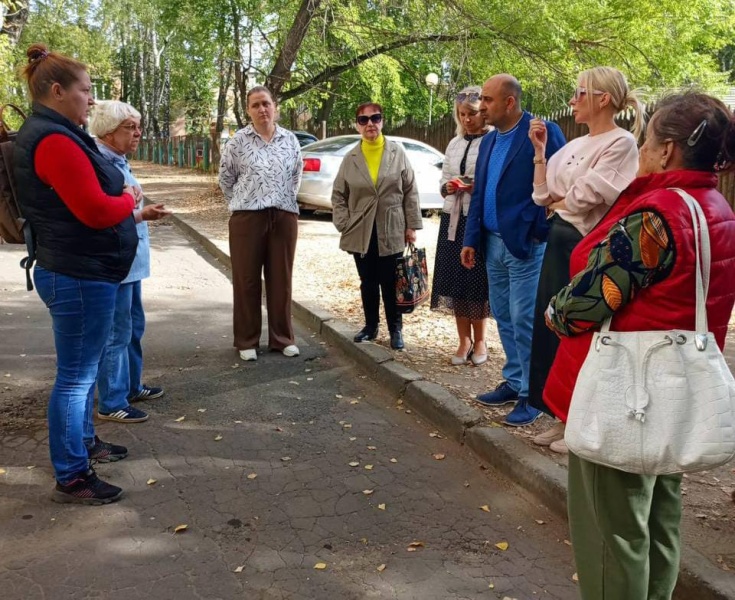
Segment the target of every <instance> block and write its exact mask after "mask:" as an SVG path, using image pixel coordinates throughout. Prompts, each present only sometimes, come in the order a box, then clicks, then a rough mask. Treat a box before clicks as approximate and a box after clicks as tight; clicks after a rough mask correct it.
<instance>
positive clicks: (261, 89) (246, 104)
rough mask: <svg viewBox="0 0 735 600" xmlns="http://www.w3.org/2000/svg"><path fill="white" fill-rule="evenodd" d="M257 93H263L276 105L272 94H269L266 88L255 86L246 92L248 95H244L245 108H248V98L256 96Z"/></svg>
mask: <svg viewBox="0 0 735 600" xmlns="http://www.w3.org/2000/svg"><path fill="white" fill-rule="evenodd" d="M258 92H263V93H265V94H268V95H269V96H270V98H271V100H272V101H273V104H276V99H275V98H274V97H273V92H271V91H270V90H269V89H268V88H267V87H265V86H264V85H256V86H254V87H251V88H250V89H249V90H248V93H247V94H245V106H250V96H251V94H257V93H258Z"/></svg>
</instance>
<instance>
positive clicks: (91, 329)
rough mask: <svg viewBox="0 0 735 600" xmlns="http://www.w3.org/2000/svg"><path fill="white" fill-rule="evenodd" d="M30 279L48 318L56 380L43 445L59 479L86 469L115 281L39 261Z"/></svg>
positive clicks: (109, 327)
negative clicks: (66, 272) (51, 268)
mask: <svg viewBox="0 0 735 600" xmlns="http://www.w3.org/2000/svg"><path fill="white" fill-rule="evenodd" d="M33 279H34V281H35V284H36V291H37V292H38V295H39V296H40V297H41V300H43V302H44V303H45V304H46V306H47V307H48V309H49V311H50V313H51V320H52V323H53V330H54V343H55V346H56V381H55V382H54V387H53V390H52V391H51V398H50V400H49V406H48V423H49V450H50V452H51V463H52V464H53V467H54V473H55V475H56V480H57V481H58V482H59V483H62V484H63V483H69V482H70V481H72V480H73V479H74V477H75V475H77V474H78V473H80V472H85V471H86V470H87V469H88V455H87V445H89V444H90V443H91V442H92V440H93V439H94V426H93V424H92V402H91V398H92V394H93V393H94V386H95V381H96V379H97V369H98V367H99V363H100V358H101V356H102V352H103V350H104V348H105V342H106V341H107V338H108V337H109V335H110V329H111V328H112V319H113V309H114V306H115V294H116V293H117V288H118V285H119V284H117V283H109V282H105V281H91V280H87V279H77V278H75V277H68V276H66V275H61V274H60V273H54V272H53V271H47V270H46V269H44V268H42V267H39V266H36V267H35V269H34V272H33ZM85 441H86V445H85Z"/></svg>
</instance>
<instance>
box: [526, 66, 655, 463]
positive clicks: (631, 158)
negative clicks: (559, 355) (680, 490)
mask: <svg viewBox="0 0 735 600" xmlns="http://www.w3.org/2000/svg"><path fill="white" fill-rule="evenodd" d="M569 105H570V106H571V107H572V112H573V114H574V119H575V122H577V123H584V124H586V125H587V127H588V128H589V134H587V135H585V136H582V137H579V138H576V139H574V140H572V141H571V142H569V143H568V144H567V145H566V146H564V147H563V148H562V149H561V150H559V151H558V152H557V153H556V154H554V155H553V156H552V157H551V159H549V162H548V164H546V160H545V158H544V156H545V150H546V128H545V125H544V122H543V121H542V120H541V119H534V120H533V121H532V122H531V127H530V129H529V132H528V135H529V137H530V138H531V142H532V143H533V146H534V149H535V158H534V163H535V169H534V179H533V183H534V191H533V200H534V202H535V203H536V204H539V205H541V206H546V207H547V210H548V212H549V217H550V219H551V222H550V225H551V228H550V231H549V238H548V241H547V244H546V252H545V254H544V261H543V265H542V267H541V277H540V280H539V287H538V292H537V297H536V311H535V317H534V326H533V342H532V346H531V375H530V381H529V403H530V404H531V405H532V406H534V407H535V408H538V409H540V410H544V411H545V412H547V413H549V414H550V411H549V410H548V408H547V407H546V406H545V404H544V402H543V390H544V385H545V383H546V377H547V376H548V374H549V369H550V368H551V364H552V363H553V361H554V356H555V355H556V350H557V347H558V345H559V340H558V338H557V337H556V334H554V333H553V332H552V331H551V330H549V329H548V328H547V327H546V323H545V320H544V311H545V310H546V307H547V306H548V304H549V301H550V300H551V298H552V296H554V295H555V294H556V293H557V292H558V291H559V290H560V289H562V288H563V287H564V286H565V285H567V284H568V283H569V257H570V255H571V253H572V250H574V247H575V246H576V245H577V243H578V242H579V241H580V240H581V239H582V237H583V236H585V235H587V234H588V233H589V232H590V230H591V229H592V228H593V227H594V226H595V225H597V223H598V222H599V221H600V219H602V217H603V216H604V215H605V213H606V212H607V211H608V209H609V208H610V207H611V206H612V205H613V203H614V202H615V201H616V200H617V199H618V196H619V195H620V193H621V192H622V191H623V190H624V189H625V188H626V187H628V184H629V183H630V182H631V181H632V180H633V179H634V178H635V175H636V171H637V170H638V146H637V143H636V138H637V136H638V135H639V134H640V132H641V130H642V128H643V111H642V107H641V105H640V102H639V101H638V99H637V98H636V97H635V94H634V93H633V92H632V91H631V90H630V89H629V87H628V83H627V81H626V79H625V76H624V75H623V74H622V73H621V72H620V71H618V70H617V69H614V68H612V67H595V68H593V69H589V70H587V71H583V72H582V73H580V75H579V78H578V81H577V87H576V88H575V90H574V94H573V96H572V98H571V100H570V101H569ZM627 108H632V109H633V111H634V112H635V125H634V133H635V135H633V134H631V133H630V132H629V131H627V130H625V129H623V128H621V127H618V126H617V125H616V124H615V116H616V115H617V114H618V113H620V112H621V111H623V110H625V109H627ZM534 442H535V443H537V444H539V445H542V446H550V448H551V450H552V451H555V452H560V453H566V451H567V448H566V445H565V444H564V425H563V424H562V423H557V424H555V425H554V426H553V427H552V428H551V429H549V430H548V431H546V432H544V433H542V434H540V435H538V436H536V437H535V438H534Z"/></svg>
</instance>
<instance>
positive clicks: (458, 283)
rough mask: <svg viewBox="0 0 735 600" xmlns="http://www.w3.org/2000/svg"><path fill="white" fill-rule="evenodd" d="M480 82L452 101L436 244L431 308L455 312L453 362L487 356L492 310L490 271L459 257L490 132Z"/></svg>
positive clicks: (478, 361) (479, 360) (478, 362)
mask: <svg viewBox="0 0 735 600" xmlns="http://www.w3.org/2000/svg"><path fill="white" fill-rule="evenodd" d="M481 93H482V90H481V88H480V87H477V86H471V87H466V88H464V89H463V90H462V91H461V92H460V93H459V94H457V98H456V100H455V102H454V120H455V122H456V123H457V135H456V137H454V138H453V139H452V140H451V141H450V142H449V145H448V146H447V151H446V153H445V159H444V166H443V168H442V179H441V194H442V196H443V197H444V208H443V210H442V215H441V224H440V226H439V240H438V242H437V245H436V262H435V265H434V282H433V285H432V290H431V308H432V309H433V310H444V311H447V312H450V313H452V314H454V317H455V319H456V321H457V333H458V335H459V347H458V348H457V352H456V353H455V354H454V355H453V356H452V357H451V363H452V364H453V365H464V364H467V363H468V362H470V361H472V363H473V364H475V365H481V364H482V363H484V362H486V361H487V346H486V345H485V328H486V323H487V317H488V316H489V315H490V307H489V302H488V286H487V273H486V271H485V268H484V266H480V265H479V264H478V265H476V266H475V267H473V268H472V269H465V268H464V267H463V266H462V265H461V262H460V254H461V252H462V244H463V240H464V229H465V224H466V222H467V211H468V209H469V205H470V197H471V196H472V187H473V180H474V177H475V162H476V161H477V154H478V152H479V149H480V142H481V141H482V136H483V135H485V134H486V133H487V132H488V126H487V125H486V124H485V120H484V118H483V116H482V115H481V114H480V96H481Z"/></svg>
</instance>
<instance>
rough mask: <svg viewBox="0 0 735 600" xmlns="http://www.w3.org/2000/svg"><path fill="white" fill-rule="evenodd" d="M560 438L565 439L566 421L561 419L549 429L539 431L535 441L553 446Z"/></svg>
mask: <svg viewBox="0 0 735 600" xmlns="http://www.w3.org/2000/svg"><path fill="white" fill-rule="evenodd" d="M559 440H562V441H564V423H562V422H561V421H557V422H556V423H554V424H553V425H552V426H551V427H550V428H549V429H547V430H546V431H544V432H543V433H539V434H538V435H537V436H536V437H535V438H533V443H534V444H536V445H537V446H551V444H553V443H554V442H557V441H559Z"/></svg>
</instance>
